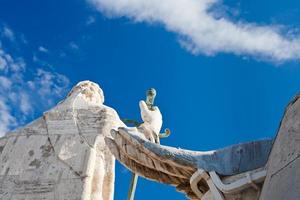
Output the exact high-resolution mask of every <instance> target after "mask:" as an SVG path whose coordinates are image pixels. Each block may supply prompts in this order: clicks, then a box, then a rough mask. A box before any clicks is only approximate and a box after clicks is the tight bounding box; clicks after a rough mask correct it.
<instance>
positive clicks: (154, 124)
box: [140, 101, 162, 134]
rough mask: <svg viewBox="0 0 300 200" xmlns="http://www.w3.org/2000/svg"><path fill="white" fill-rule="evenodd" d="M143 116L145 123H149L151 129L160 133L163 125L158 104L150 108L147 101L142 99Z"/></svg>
mask: <svg viewBox="0 0 300 200" xmlns="http://www.w3.org/2000/svg"><path fill="white" fill-rule="evenodd" d="M140 109H141V117H142V120H143V121H144V123H145V124H149V125H150V127H151V129H152V130H153V131H154V132H155V133H156V134H158V133H159V132H160V129H161V126H162V115H161V113H160V111H159V108H158V107H157V106H154V107H153V110H150V109H149V108H148V106H147V104H146V103H145V101H140Z"/></svg>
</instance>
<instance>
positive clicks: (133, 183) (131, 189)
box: [127, 173, 139, 200]
mask: <svg viewBox="0 0 300 200" xmlns="http://www.w3.org/2000/svg"><path fill="white" fill-rule="evenodd" d="M138 178H139V176H138V175H137V174H135V173H132V176H131V181H130V186H129V192H128V196H127V200H134V194H135V189H136V185H137V181H138Z"/></svg>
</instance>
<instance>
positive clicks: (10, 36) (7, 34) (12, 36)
mask: <svg viewBox="0 0 300 200" xmlns="http://www.w3.org/2000/svg"><path fill="white" fill-rule="evenodd" d="M2 29H3V30H2V35H3V36H4V37H6V38H7V39H9V40H11V41H14V40H15V34H14V32H13V31H12V30H11V29H10V28H9V27H8V26H3V28H2Z"/></svg>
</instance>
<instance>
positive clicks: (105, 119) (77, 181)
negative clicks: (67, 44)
mask: <svg viewBox="0 0 300 200" xmlns="http://www.w3.org/2000/svg"><path fill="white" fill-rule="evenodd" d="M103 102H104V95H103V91H102V90H101V89H100V87H99V86H98V85H97V84H95V83H92V82H89V81H84V82H80V83H79V84H77V85H76V86H75V87H74V88H73V89H72V91H71V92H70V93H69V95H68V96H67V98H66V99H65V100H63V101H62V102H60V103H59V104H58V105H57V106H55V107H54V108H52V109H50V110H49V111H47V112H45V113H44V114H43V116H42V117H40V118H38V119H37V120H35V121H33V122H32V123H30V124H28V125H26V126H25V127H23V128H19V129H17V130H15V131H13V132H10V133H8V134H7V135H6V136H5V137H3V138H0V199H1V200H40V199H44V200H52V199H53V200H63V199H68V200H78V199H82V200H112V199H113V193H114V178H115V175H114V163H115V160H114V159H115V158H116V159H117V160H119V161H120V162H121V163H122V164H123V165H124V166H126V167H127V168H128V169H130V170H131V171H132V172H134V173H137V174H138V175H139V176H142V177H145V178H147V179H150V180H154V181H158V182H161V183H165V184H169V185H173V186H175V187H176V189H177V190H178V191H180V192H184V193H185V194H186V196H187V197H188V198H189V199H201V200H256V199H261V200H282V199H287V200H290V199H291V200H296V199H300V192H299V190H298V186H299V184H300V171H299V167H300V162H299V159H298V158H299V157H300V147H299V146H300V145H299V141H300V139H299V138H300V112H299V110H300V100H299V98H298V97H297V98H295V100H294V101H293V102H292V103H291V104H290V105H289V106H288V108H287V110H286V113H285V116H284V119H283V121H282V123H281V126H280V129H279V132H278V135H277V137H276V140H275V142H274V146H273V140H260V141H255V142H249V143H244V144H238V145H233V146H230V147H226V148H224V149H220V150H213V151H209V152H201V151H190V150H183V149H178V148H173V147H168V146H163V145H160V144H159V143H158V141H159V139H158V137H159V136H160V135H161V134H159V132H160V129H161V126H162V115H161V113H160V111H159V109H158V107H151V109H149V106H148V105H147V102H146V103H145V102H144V101H141V102H140V109H141V117H142V119H143V123H142V124H141V125H139V126H138V127H131V128H129V127H126V126H125V124H124V123H123V122H122V121H121V120H120V119H119V116H118V114H117V112H116V111H115V110H113V109H112V108H110V107H107V106H105V105H103ZM272 146H273V147H272ZM270 152H271V153H270ZM269 155H270V156H269ZM124 198H125V197H124Z"/></svg>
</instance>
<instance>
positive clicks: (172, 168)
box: [105, 128, 197, 198]
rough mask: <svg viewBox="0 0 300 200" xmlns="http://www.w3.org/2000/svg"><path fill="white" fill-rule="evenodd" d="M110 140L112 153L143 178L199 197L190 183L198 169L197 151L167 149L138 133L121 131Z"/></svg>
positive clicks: (120, 129)
mask: <svg viewBox="0 0 300 200" xmlns="http://www.w3.org/2000/svg"><path fill="white" fill-rule="evenodd" d="M112 135H113V136H114V139H111V138H106V139H105V141H106V144H107V145H108V146H109V148H110V151H111V152H112V154H113V155H114V156H115V157H116V159H117V160H119V161H120V162H121V163H122V164H123V165H125V166H126V167H127V168H129V169H130V170H131V171H133V172H135V173H137V174H138V175H139V176H142V177H145V178H147V179H151V180H154V181H157V182H161V183H165V184H168V185H173V186H175V187H176V188H177V190H178V191H181V192H184V193H186V194H187V195H188V196H189V197H190V198H193V197H195V195H194V193H193V192H192V191H191V188H190V184H189V180H190V177H191V176H192V174H193V173H194V172H195V171H196V170H197V168H196V163H195V160H194V158H193V156H192V154H193V152H189V151H185V150H180V149H176V148H170V147H165V146H162V145H158V144H155V143H151V142H149V141H147V140H145V139H144V137H143V135H142V134H141V133H139V132H137V131H135V132H133V131H132V130H130V129H126V128H119V129H118V131H114V130H113V131H112Z"/></svg>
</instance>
